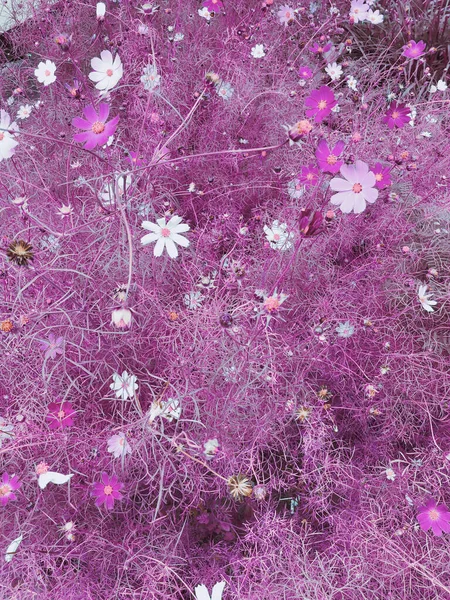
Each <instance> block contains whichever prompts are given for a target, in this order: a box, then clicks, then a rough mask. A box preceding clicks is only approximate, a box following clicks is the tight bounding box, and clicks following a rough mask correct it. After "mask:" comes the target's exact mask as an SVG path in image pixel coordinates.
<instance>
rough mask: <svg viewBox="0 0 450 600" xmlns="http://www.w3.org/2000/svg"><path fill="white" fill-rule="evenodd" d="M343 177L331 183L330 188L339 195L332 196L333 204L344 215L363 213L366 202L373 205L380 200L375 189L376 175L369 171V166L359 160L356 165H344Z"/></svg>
mask: <svg viewBox="0 0 450 600" xmlns="http://www.w3.org/2000/svg"><path fill="white" fill-rule="evenodd" d="M341 175H342V176H343V177H345V179H340V178H338V177H335V178H334V179H332V180H331V181H330V188H331V189H332V190H334V191H335V192H338V193H337V194H334V195H333V196H331V200H330V202H331V204H335V205H337V206H339V208H340V209H341V211H342V212H343V213H350V212H352V211H353V212H355V213H362V212H363V211H364V210H365V208H366V202H369V203H370V204H372V203H373V202H375V200H376V199H377V198H378V190H377V189H375V187H374V186H375V181H376V180H375V174H374V173H372V171H369V165H368V164H367V163H365V162H363V161H362V160H357V161H356V163H355V164H354V165H342V167H341Z"/></svg>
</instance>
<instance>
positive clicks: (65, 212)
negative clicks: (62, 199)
mask: <svg viewBox="0 0 450 600" xmlns="http://www.w3.org/2000/svg"><path fill="white" fill-rule="evenodd" d="M72 213H73V207H72V206H71V205H70V204H63V205H62V206H60V207H59V208H58V212H57V213H56V214H58V215H59V216H60V217H61V219H64V218H65V217H69V216H70V215H71V214H72Z"/></svg>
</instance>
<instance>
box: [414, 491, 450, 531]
mask: <svg viewBox="0 0 450 600" xmlns="http://www.w3.org/2000/svg"><path fill="white" fill-rule="evenodd" d="M417 520H418V521H419V525H420V528H421V529H423V531H428V529H430V528H431V529H432V530H433V533H434V535H437V536H439V537H440V536H441V535H442V533H443V532H444V533H450V512H449V511H448V508H447V507H446V506H445V505H444V504H440V505H439V506H436V502H435V501H434V500H432V499H431V500H428V502H427V503H426V504H425V506H419V514H418V515H417Z"/></svg>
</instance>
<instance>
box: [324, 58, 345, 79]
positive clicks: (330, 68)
mask: <svg viewBox="0 0 450 600" xmlns="http://www.w3.org/2000/svg"><path fill="white" fill-rule="evenodd" d="M325 71H326V73H327V74H328V76H329V77H330V78H331V81H338V79H340V78H341V77H342V67H341V65H338V64H337V63H336V62H334V63H330V64H328V65H327V67H326V69H325Z"/></svg>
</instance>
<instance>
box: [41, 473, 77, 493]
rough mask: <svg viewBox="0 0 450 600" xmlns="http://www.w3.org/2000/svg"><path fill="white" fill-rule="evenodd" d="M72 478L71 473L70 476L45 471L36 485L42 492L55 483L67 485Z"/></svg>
mask: <svg viewBox="0 0 450 600" xmlns="http://www.w3.org/2000/svg"><path fill="white" fill-rule="evenodd" d="M72 477H73V473H71V474H70V475H63V474H62V473H56V472H55V471H47V473H42V474H41V475H39V479H38V485H39V487H40V488H41V490H44V489H45V488H46V487H47V485H48V484H49V483H55V484H56V485H62V484H63V483H67V482H68V481H69V480H70V479H71V478H72Z"/></svg>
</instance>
